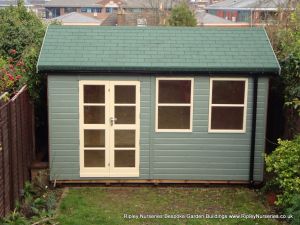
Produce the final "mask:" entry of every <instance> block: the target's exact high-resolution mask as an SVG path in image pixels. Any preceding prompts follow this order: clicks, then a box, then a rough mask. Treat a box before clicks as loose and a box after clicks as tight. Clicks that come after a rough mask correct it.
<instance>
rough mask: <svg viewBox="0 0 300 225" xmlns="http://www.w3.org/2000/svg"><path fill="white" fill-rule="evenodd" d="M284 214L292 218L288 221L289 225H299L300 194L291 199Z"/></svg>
mask: <svg viewBox="0 0 300 225" xmlns="http://www.w3.org/2000/svg"><path fill="white" fill-rule="evenodd" d="M285 212H286V214H288V215H292V216H293V218H292V219H291V220H290V222H291V225H299V224H300V194H299V195H294V196H293V197H292V200H291V206H290V207H288V208H287V209H286V210H285Z"/></svg>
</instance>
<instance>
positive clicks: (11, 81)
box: [0, 50, 27, 98]
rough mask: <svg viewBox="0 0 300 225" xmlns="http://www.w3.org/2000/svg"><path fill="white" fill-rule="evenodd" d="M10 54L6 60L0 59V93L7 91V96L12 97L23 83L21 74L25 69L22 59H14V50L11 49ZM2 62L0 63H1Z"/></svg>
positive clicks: (15, 52)
mask: <svg viewBox="0 0 300 225" xmlns="http://www.w3.org/2000/svg"><path fill="white" fill-rule="evenodd" d="M10 52H11V56H10V57H8V59H7V60H3V59H2V61H1V60H0V66H1V69H0V80H1V83H0V93H3V92H8V98H9V97H12V96H13V95H14V94H16V92H17V91H18V90H19V88H20V87H21V86H23V85H24V83H25V79H24V77H23V75H24V74H25V73H26V71H27V69H26V66H25V63H24V61H23V60H22V59H19V60H18V59H15V58H13V56H14V55H15V54H17V51H16V50H11V51H10ZM1 64H2V65H1Z"/></svg>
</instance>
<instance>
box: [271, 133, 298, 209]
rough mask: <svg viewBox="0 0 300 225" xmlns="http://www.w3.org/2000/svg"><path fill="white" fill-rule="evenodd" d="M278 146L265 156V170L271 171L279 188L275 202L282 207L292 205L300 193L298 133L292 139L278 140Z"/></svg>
mask: <svg viewBox="0 0 300 225" xmlns="http://www.w3.org/2000/svg"><path fill="white" fill-rule="evenodd" d="M278 143H279V146H278V147H277V148H276V149H275V151H274V152H272V154H270V155H268V156H266V166H267V167H266V170H267V172H270V173H273V180H271V181H270V182H273V183H274V185H275V186H277V187H278V188H279V194H278V195H277V201H276V204H277V205H278V206H280V207H283V208H289V207H291V206H292V205H293V201H294V200H293V199H294V196H295V195H298V194H300V135H299V136H297V137H296V138H294V139H293V140H291V141H289V140H281V139H279V140H278Z"/></svg>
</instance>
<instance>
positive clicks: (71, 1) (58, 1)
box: [45, 0, 101, 7]
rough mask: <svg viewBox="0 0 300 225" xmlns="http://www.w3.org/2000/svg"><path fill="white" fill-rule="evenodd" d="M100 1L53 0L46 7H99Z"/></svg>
mask: <svg viewBox="0 0 300 225" xmlns="http://www.w3.org/2000/svg"><path fill="white" fill-rule="evenodd" d="M99 2H100V1H99V0H84V1H83V0H51V1H49V2H47V3H46V4H45V6H46V7H99V6H101V3H99Z"/></svg>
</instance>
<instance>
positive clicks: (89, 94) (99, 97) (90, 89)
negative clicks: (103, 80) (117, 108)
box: [84, 85, 105, 103]
mask: <svg viewBox="0 0 300 225" xmlns="http://www.w3.org/2000/svg"><path fill="white" fill-rule="evenodd" d="M104 87H105V86H104V85H84V103H105V100H104V99H105V92H104V91H105V88H104Z"/></svg>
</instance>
